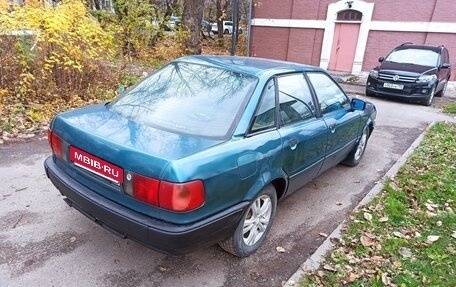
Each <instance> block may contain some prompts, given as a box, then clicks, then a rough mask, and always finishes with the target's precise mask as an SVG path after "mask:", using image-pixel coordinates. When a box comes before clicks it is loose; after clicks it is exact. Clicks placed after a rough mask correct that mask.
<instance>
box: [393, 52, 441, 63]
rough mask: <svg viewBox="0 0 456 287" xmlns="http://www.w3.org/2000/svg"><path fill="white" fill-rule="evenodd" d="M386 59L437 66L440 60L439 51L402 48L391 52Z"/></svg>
mask: <svg viewBox="0 0 456 287" xmlns="http://www.w3.org/2000/svg"><path fill="white" fill-rule="evenodd" d="M385 61H386V62H394V63H402V64H414V65H421V66H429V67H435V66H436V65H437V64H438V62H439V53H437V52H435V51H432V50H422V49H400V50H396V51H393V52H392V53H391V54H389V55H388V57H386V59H385Z"/></svg>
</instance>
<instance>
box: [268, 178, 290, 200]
mask: <svg viewBox="0 0 456 287" xmlns="http://www.w3.org/2000/svg"><path fill="white" fill-rule="evenodd" d="M271 184H272V186H273V187H274V188H275V190H276V193H277V199H281V198H282V197H283V196H284V195H285V191H286V190H287V181H286V180H285V179H283V178H276V179H274V180H272V181H271Z"/></svg>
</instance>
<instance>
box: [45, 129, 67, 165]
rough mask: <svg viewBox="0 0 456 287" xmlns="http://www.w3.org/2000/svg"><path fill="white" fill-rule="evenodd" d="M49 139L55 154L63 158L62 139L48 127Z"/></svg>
mask: <svg viewBox="0 0 456 287" xmlns="http://www.w3.org/2000/svg"><path fill="white" fill-rule="evenodd" d="M48 141H49V145H50V146H51V149H52V152H53V153H54V154H55V156H56V157H58V158H62V157H63V145H62V144H63V142H62V139H61V138H59V137H58V136H57V135H56V134H55V133H53V132H52V131H51V130H50V129H48Z"/></svg>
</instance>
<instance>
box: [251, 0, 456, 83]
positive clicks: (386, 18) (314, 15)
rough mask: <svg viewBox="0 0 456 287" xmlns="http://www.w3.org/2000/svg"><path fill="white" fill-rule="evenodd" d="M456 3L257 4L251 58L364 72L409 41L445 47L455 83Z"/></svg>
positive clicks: (325, 0) (329, 0)
mask: <svg viewBox="0 0 456 287" xmlns="http://www.w3.org/2000/svg"><path fill="white" fill-rule="evenodd" d="M455 4H456V3H455V0H421V1H412V0H366V1H362V0H353V1H351V0H348V1H347V0H341V1H336V0H318V1H315V0H281V1H280V2H279V1H277V0H258V1H257V0H253V1H252V19H251V34H250V46H249V54H250V56H254V57H265V58H273V59H280V60H288V61H294V62H299V63H305V64H311V65H315V66H320V67H322V68H325V69H330V70H337V71H346V72H351V73H354V74H359V73H360V72H362V71H370V70H371V69H372V68H373V67H374V66H375V65H376V64H377V63H378V62H377V59H378V58H379V57H380V56H386V54H387V53H388V52H389V51H391V49H393V48H394V47H396V46H397V45H399V44H401V43H404V42H413V43H417V44H432V45H444V46H445V47H447V48H448V50H449V52H450V61H451V64H452V65H453V67H454V68H453V73H452V77H451V79H452V80H456V66H455V64H456V5H455Z"/></svg>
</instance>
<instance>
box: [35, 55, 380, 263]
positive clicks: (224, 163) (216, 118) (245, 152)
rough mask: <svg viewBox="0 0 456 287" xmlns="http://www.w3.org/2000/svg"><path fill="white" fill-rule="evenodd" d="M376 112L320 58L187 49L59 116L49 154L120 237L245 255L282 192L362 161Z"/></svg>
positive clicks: (51, 167)
mask: <svg viewBox="0 0 456 287" xmlns="http://www.w3.org/2000/svg"><path fill="white" fill-rule="evenodd" d="M375 116H376V109H375V106H374V105H372V104H371V103H369V102H365V101H362V100H360V99H357V98H354V99H352V100H350V99H349V98H348V97H347V96H346V94H345V93H344V92H343V90H342V89H341V88H340V87H339V86H338V84H337V83H336V82H334V80H333V79H332V78H331V77H330V76H329V75H328V74H327V73H326V72H325V71H324V70H323V69H320V68H317V67H312V66H306V65H300V64H295V63H289V62H281V61H274V60H266V59H260V58H248V57H230V56H188V57H183V58H179V59H177V60H175V61H172V62H170V63H168V64H167V65H165V66H164V67H162V68H161V69H159V70H157V71H155V72H153V73H152V74H151V75H149V76H148V77H146V78H145V79H143V80H142V81H141V82H139V83H138V84H137V85H135V86H134V87H132V88H130V89H129V90H127V91H126V92H124V93H123V94H122V95H120V96H119V97H117V98H116V99H114V100H113V101H111V102H109V103H103V104H96V105H92V106H88V107H84V108H80V109H76V110H71V111H67V112H64V113H62V114H59V115H57V116H56V117H55V118H54V119H53V120H52V122H51V124H50V128H49V131H48V136H49V142H50V146H51V148H52V152H53V153H52V156H50V157H49V158H47V159H46V161H45V163H44V165H45V169H46V173H47V176H48V177H49V179H50V180H51V181H52V183H53V184H54V185H55V186H56V187H57V189H58V190H59V191H60V192H61V194H62V195H63V196H64V198H65V199H64V200H65V201H66V202H67V203H68V204H69V205H70V206H72V207H74V208H75V209H76V210H78V211H80V212H81V213H82V214H84V215H85V216H87V217H88V218H90V219H91V220H93V221H95V222H96V223H98V224H99V225H101V226H102V227H104V228H106V229H107V230H109V231H111V232H113V233H114V234H116V235H119V236H120V237H122V238H130V239H132V240H135V241H137V242H140V243H142V244H145V245H147V246H149V247H151V248H153V249H155V250H157V251H160V252H163V253H167V254H174V255H179V254H185V253H189V252H191V251H193V250H194V249H196V248H201V247H204V246H209V245H213V244H215V243H219V245H220V246H221V247H222V248H223V249H224V250H226V251H228V252H230V253H232V254H234V255H236V256H240V257H243V256H248V255H250V254H252V253H254V252H255V251H256V250H257V249H258V248H259V247H260V245H261V244H262V242H263V241H264V239H265V238H266V236H267V234H268V232H269V230H270V229H271V225H272V222H273V219H274V215H275V213H276V208H277V201H278V200H280V199H282V198H284V197H285V196H288V195H290V194H292V193H293V192H295V191H296V190H298V189H299V188H300V187H302V186H303V185H304V184H305V183H307V182H309V181H310V180H312V179H313V178H315V177H316V176H318V175H319V174H321V173H322V172H324V171H325V170H327V169H329V168H331V167H333V166H335V165H337V164H339V163H341V162H342V163H344V164H346V165H349V166H355V165H357V164H358V163H359V162H360V160H361V158H362V156H363V154H364V151H365V148H366V144H367V141H368V138H369V136H370V135H371V133H372V131H373V129H374V122H375Z"/></svg>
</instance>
